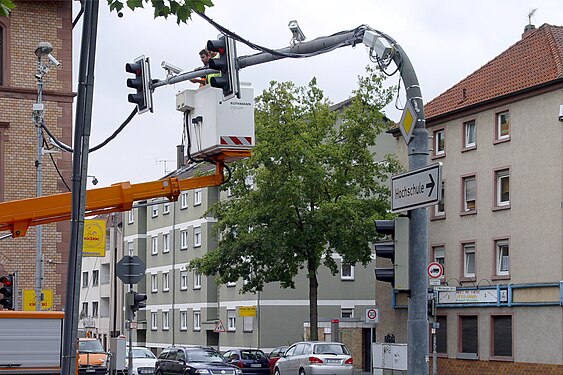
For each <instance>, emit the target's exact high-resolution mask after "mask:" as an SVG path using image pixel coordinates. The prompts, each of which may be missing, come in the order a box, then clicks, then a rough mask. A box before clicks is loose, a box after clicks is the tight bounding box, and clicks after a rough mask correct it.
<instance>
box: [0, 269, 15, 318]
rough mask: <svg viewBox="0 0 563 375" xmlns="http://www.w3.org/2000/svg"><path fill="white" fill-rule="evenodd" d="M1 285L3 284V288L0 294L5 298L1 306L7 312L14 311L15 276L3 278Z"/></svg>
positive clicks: (0, 303)
mask: <svg viewBox="0 0 563 375" xmlns="http://www.w3.org/2000/svg"><path fill="white" fill-rule="evenodd" d="M0 284H2V288H0V294H2V295H3V298H2V299H0V305H2V306H4V309H5V310H13V309H14V276H13V275H5V276H1V277H0Z"/></svg>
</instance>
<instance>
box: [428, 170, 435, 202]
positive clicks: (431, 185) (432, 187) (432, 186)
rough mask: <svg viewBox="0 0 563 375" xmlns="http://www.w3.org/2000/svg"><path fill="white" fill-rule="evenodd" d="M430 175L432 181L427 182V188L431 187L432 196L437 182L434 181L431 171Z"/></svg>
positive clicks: (429, 194)
mask: <svg viewBox="0 0 563 375" xmlns="http://www.w3.org/2000/svg"><path fill="white" fill-rule="evenodd" d="M428 177H430V182H429V183H427V184H426V187H427V188H430V191H429V192H428V196H429V197H430V196H431V195H432V192H433V191H434V186H436V183H435V182H434V177H432V175H431V174H430V173H429V174H428Z"/></svg>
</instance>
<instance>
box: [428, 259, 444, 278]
mask: <svg viewBox="0 0 563 375" xmlns="http://www.w3.org/2000/svg"><path fill="white" fill-rule="evenodd" d="M426 272H427V273H428V277H430V278H431V279H439V278H440V277H441V276H442V275H443V274H444V267H442V265H441V264H440V263H437V262H432V263H430V264H428V267H427V268H426Z"/></svg>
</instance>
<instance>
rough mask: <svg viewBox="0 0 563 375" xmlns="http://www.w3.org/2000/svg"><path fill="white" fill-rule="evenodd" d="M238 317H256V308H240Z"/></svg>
mask: <svg viewBox="0 0 563 375" xmlns="http://www.w3.org/2000/svg"><path fill="white" fill-rule="evenodd" d="M238 316H256V306H239V308H238Z"/></svg>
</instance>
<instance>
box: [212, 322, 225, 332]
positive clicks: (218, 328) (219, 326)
mask: <svg viewBox="0 0 563 375" xmlns="http://www.w3.org/2000/svg"><path fill="white" fill-rule="evenodd" d="M213 332H225V326H224V325H223V322H222V321H221V320H219V321H218V322H217V324H215V329H214V330H213Z"/></svg>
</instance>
